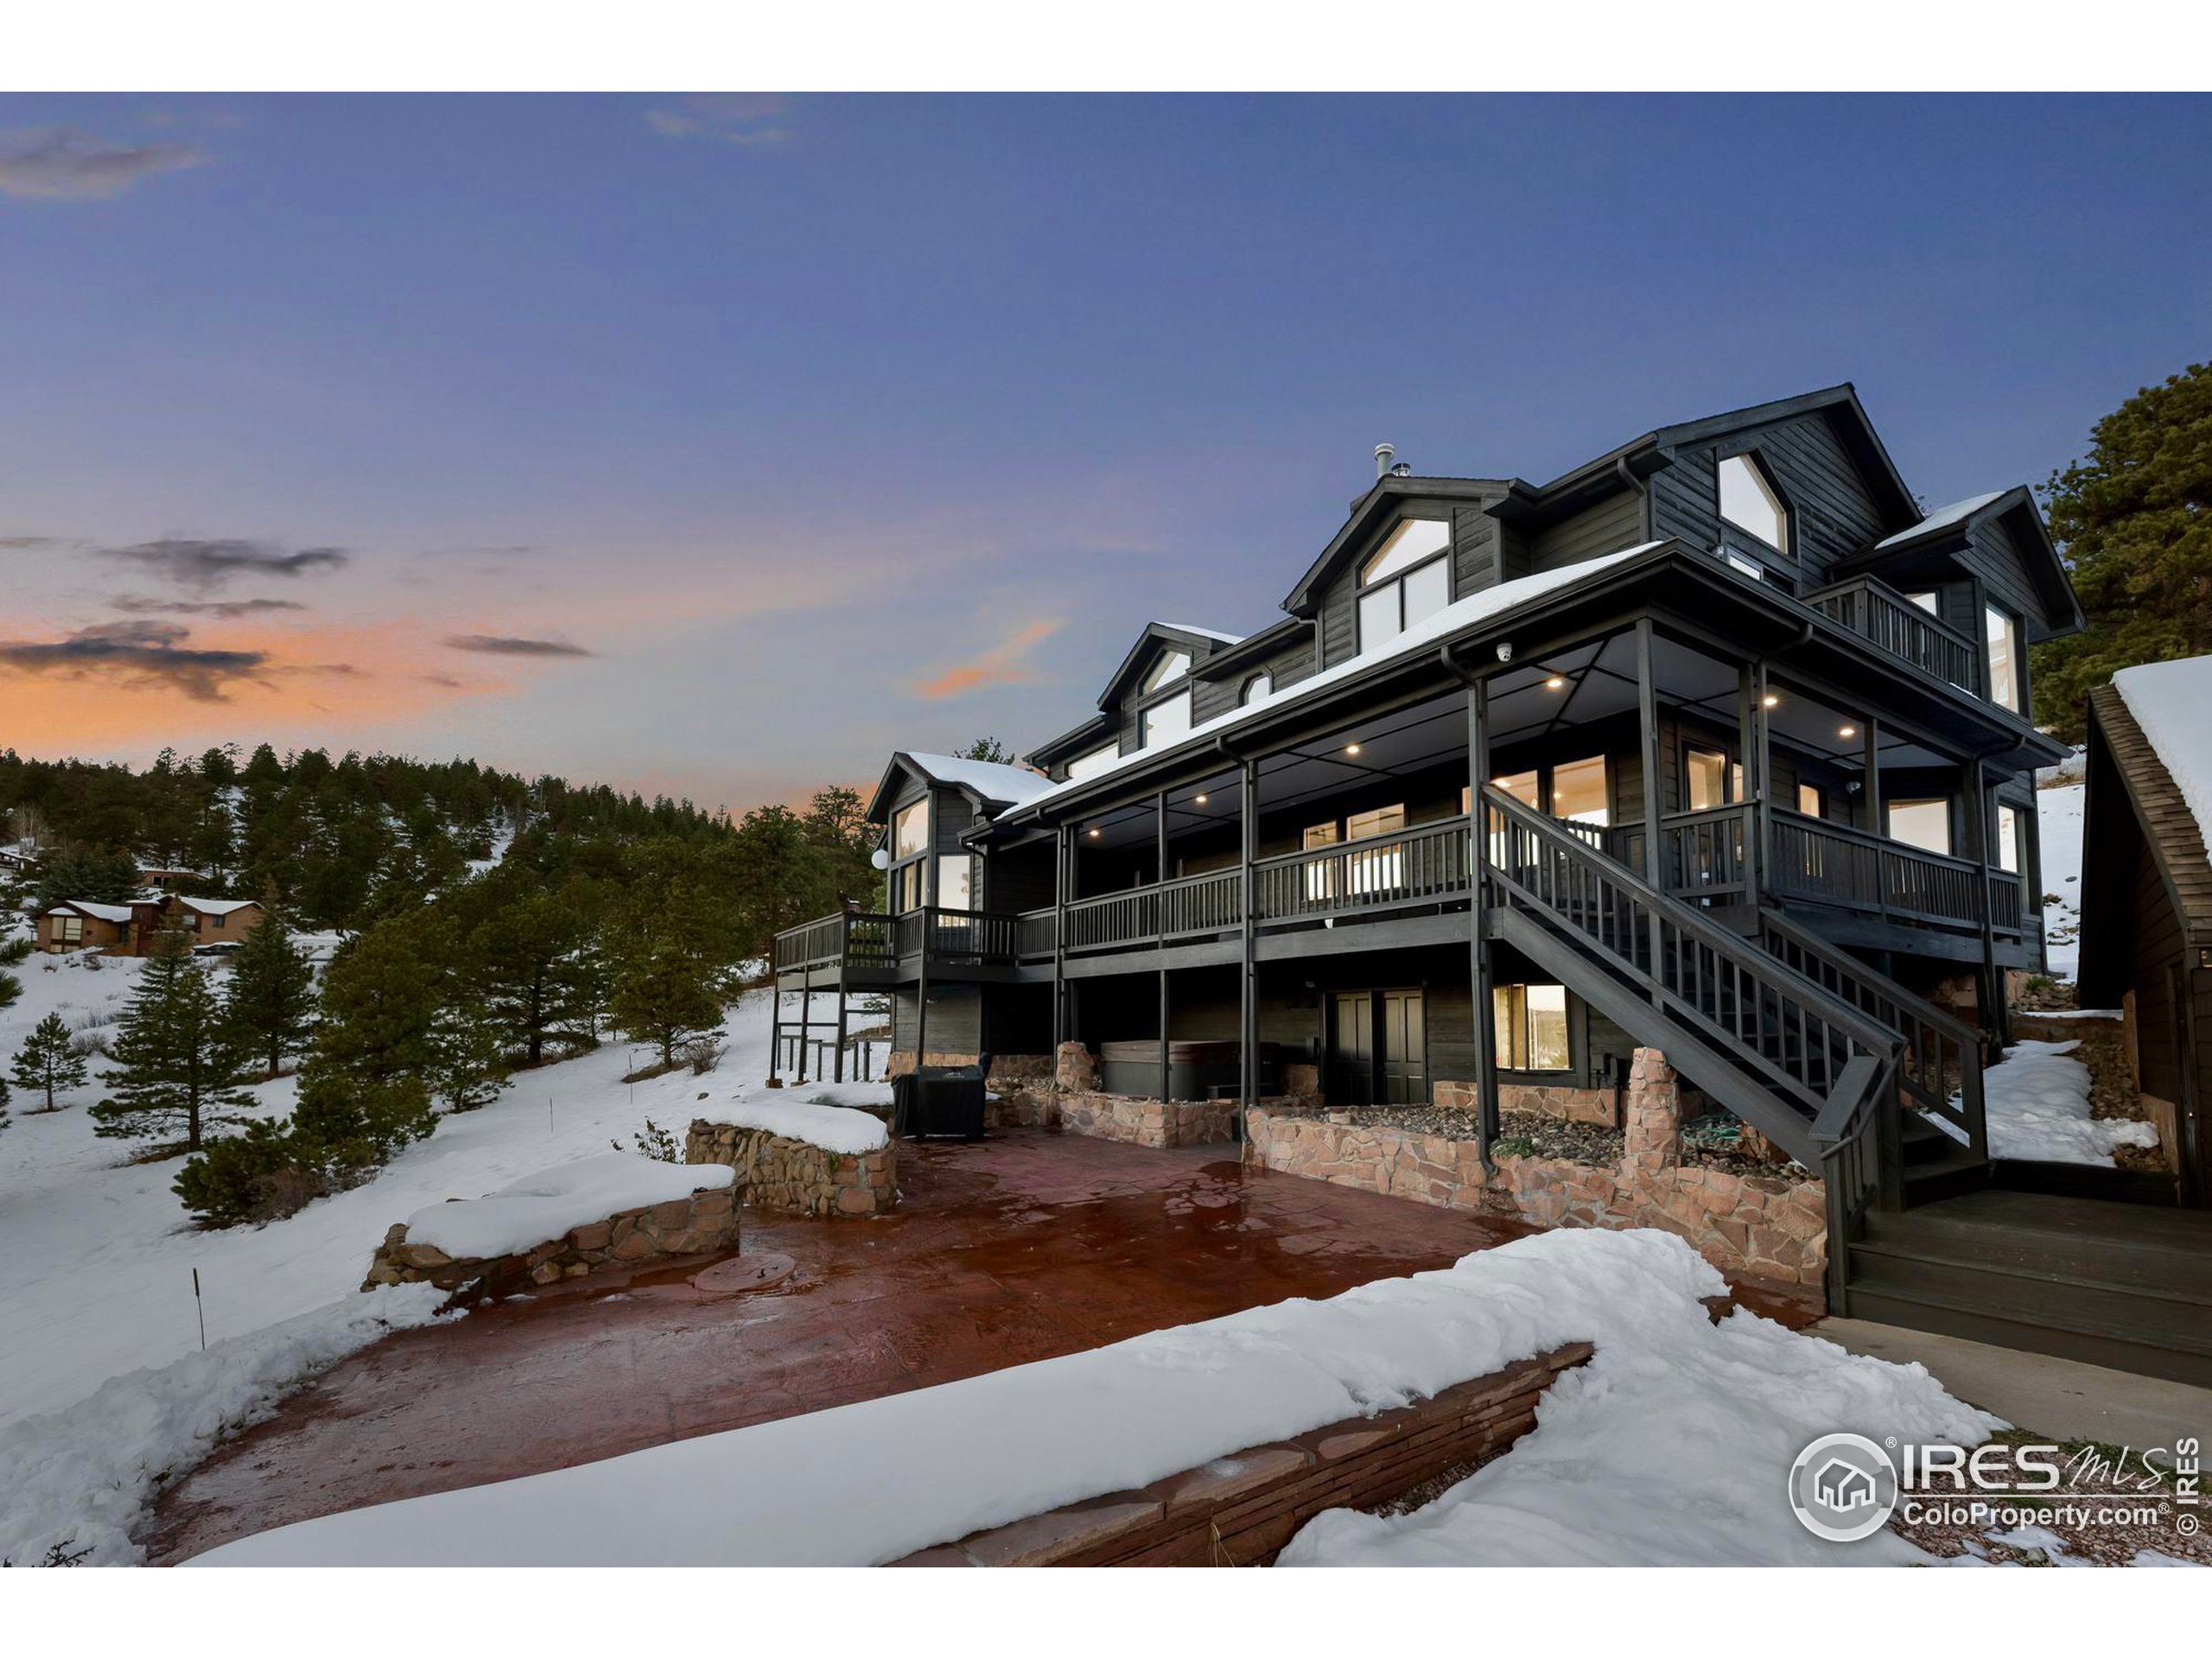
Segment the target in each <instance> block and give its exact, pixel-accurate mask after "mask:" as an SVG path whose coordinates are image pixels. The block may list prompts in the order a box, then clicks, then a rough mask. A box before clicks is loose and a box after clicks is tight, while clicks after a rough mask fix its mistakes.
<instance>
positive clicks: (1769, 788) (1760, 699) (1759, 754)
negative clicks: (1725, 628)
mask: <svg viewBox="0 0 2212 1659" xmlns="http://www.w3.org/2000/svg"><path fill="white" fill-rule="evenodd" d="M1766 687H1767V682H1766V658H1764V657H1762V658H1759V659H1758V661H1757V662H1755V663H1753V664H1751V737H1752V744H1751V750H1750V752H1749V753H1747V754H1746V756H1745V760H1746V761H1747V763H1748V764H1746V765H1745V768H1744V775H1745V783H1747V784H1748V785H1750V787H1751V799H1752V800H1753V801H1754V802H1755V803H1756V806H1755V807H1754V809H1753V810H1754V811H1755V812H1756V814H1757V823H1756V825H1755V829H1756V831H1757V842H1758V844H1757V845H1756V846H1751V847H1746V848H1745V849H1744V856H1745V858H1746V859H1747V860H1749V861H1751V869H1750V870H1749V871H1747V872H1746V873H1745V880H1746V883H1747V887H1746V891H1747V893H1748V896H1749V899H1750V902H1751V903H1752V904H1757V903H1758V896H1759V888H1760V887H1761V886H1762V885H1763V884H1764V881H1765V880H1766V873H1767V871H1768V870H1769V869H1770V868H1772V866H1773V863H1774V776H1773V772H1774V746H1773V737H1774V734H1773V729H1772V722H1771V721H1770V719H1769V718H1768V711H1767V706H1766V699H1767V689H1766Z"/></svg>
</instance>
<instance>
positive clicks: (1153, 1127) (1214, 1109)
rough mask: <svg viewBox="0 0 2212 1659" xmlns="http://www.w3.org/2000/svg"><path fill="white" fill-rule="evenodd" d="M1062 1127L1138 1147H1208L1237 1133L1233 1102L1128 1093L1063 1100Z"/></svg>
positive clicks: (1061, 1101)
mask: <svg viewBox="0 0 2212 1659" xmlns="http://www.w3.org/2000/svg"><path fill="white" fill-rule="evenodd" d="M1058 1106H1059V1117H1060V1127H1061V1128H1065V1129H1066V1130H1067V1131H1068V1132H1069V1133H1071V1134H1072V1135H1096V1136H1097V1137H1098V1138H1099V1139H1100V1140H1102V1141H1127V1142H1128V1143H1129V1144H1131V1145H1133V1146H1139V1147H1206V1146H1212V1145H1214V1144H1216V1143H1217V1142H1219V1141H1230V1140H1233V1139H1235V1138H1236V1114H1237V1112H1238V1110H1239V1109H1240V1108H1239V1106H1238V1103H1236V1101H1233V1100H1166V1101H1162V1100H1139V1099H1136V1098H1135V1097H1133V1096H1128V1095H1099V1094H1088V1093H1086V1094H1068V1095H1062V1096H1059V1097H1058Z"/></svg>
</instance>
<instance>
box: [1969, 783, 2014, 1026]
mask: <svg viewBox="0 0 2212 1659" xmlns="http://www.w3.org/2000/svg"><path fill="white" fill-rule="evenodd" d="M1967 791H1968V795H1967V798H1968V800H1969V801H1970V802H1971V803H1972V804H1973V806H1974V864H1975V866H1976V871H1975V874H1976V880H1977V881H1978V883H1979V885H1980V888H1981V985H1982V995H1983V996H1984V997H1986V999H1987V1000H1988V1001H1987V1006H1986V1007H1985V1008H1984V1009H1983V1010H1982V1012H1983V1013H1984V1014H1985V1015H1986V1020H1984V1021H1983V1024H1984V1026H1985V1027H1986V1029H1987V1031H1988V1033H1989V1034H1990V1036H1991V1037H1993V1039H1995V1040H1996V1042H1997V1044H1998V1046H1999V1047H2000V1048H2001V1047H2002V1046H2004V1043H2005V982H2004V980H2003V979H2002V978H2000V977H1999V974H1998V969H1997V930H1996V925H1995V924H1994V923H1993V921H1992V920H1991V918H1990V914H1989V907H1990V895H1989V781H1988V778H1987V776H1986V770H1985V768H1984V766H1983V764H1982V760H1981V757H1980V755H1976V756H1975V757H1974V759H1973V760H1969V761H1967Z"/></svg>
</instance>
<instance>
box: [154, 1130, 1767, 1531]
mask: <svg viewBox="0 0 2212 1659" xmlns="http://www.w3.org/2000/svg"><path fill="white" fill-rule="evenodd" d="M1225 1154H1233V1149H1230V1148H1223V1147H1200V1148H1192V1149H1189V1150H1185V1151H1178V1152H1156V1151H1149V1150H1144V1149H1141V1148H1138V1147H1126V1146H1121V1145H1117V1144H1115V1143H1112V1142H1109V1141H1096V1140H1089V1139H1085V1138H1083V1137H1080V1136H1075V1135H1046V1134H1043V1133H1039V1132H1036V1131H1027V1130H1015V1131H1010V1132H1007V1133H1006V1134H1004V1135H993V1136H992V1138H991V1139H990V1140H988V1141H985V1142H983V1143H982V1144H980V1145H956V1146H944V1145H930V1144H919V1143H908V1144H907V1145H906V1146H905V1147H902V1148H901V1151H900V1160H901V1161H900V1171H899V1174H900V1186H901V1189H902V1194H903V1196H902V1199H901V1202H900V1206H899V1210H898V1211H897V1212H896V1213H895V1214H893V1215H892V1216H889V1217H881V1218H879V1219H876V1220H873V1221H865V1222H852V1221H808V1220H797V1219H792V1220H785V1219H780V1218H766V1217H764V1218H760V1219H758V1220H756V1219H755V1218H754V1217H752V1216H751V1215H749V1214H748V1215H747V1218H746V1230H745V1237H744V1255H745V1256H746V1257H752V1256H754V1255H761V1256H764V1257H765V1256H767V1255H771V1254H772V1253H778V1252H780V1253H782V1254H783V1255H787V1256H789V1257H791V1259H792V1261H793V1262H794V1263H795V1268H794V1269H793V1271H791V1273H790V1274H788V1275H787V1276H785V1278H783V1279H782V1280H781V1281H779V1282H778V1283H776V1284H774V1285H773V1286H772V1287H770V1288H767V1289H763V1290H758V1291H754V1292H753V1293H752V1294H742V1295H735V1296H727V1297H722V1298H719V1299H717V1298H713V1297H709V1296H707V1295H704V1294H702V1293H701V1292H700V1291H698V1290H696V1289H694V1288H693V1287H691V1286H690V1284H688V1283H685V1282H683V1278H682V1276H681V1275H677V1274H663V1275H661V1276H660V1277H661V1282H653V1281H652V1280H651V1279H650V1278H647V1279H641V1280H639V1281H633V1282H632V1283H629V1284H627V1285H625V1286H623V1287H620V1288H616V1289H611V1290H609V1291H607V1292H606V1293H605V1294H588V1293H580V1294H567V1295H555V1296H550V1297H546V1298H543V1299H538V1300H529V1299H520V1298H518V1299H515V1300H510V1301H507V1302H504V1303H500V1304H497V1305H493V1306H484V1307H480V1308H478V1309H477V1310H476V1311H474V1312H473V1313H470V1314H469V1315H468V1316H467V1318H466V1319H462V1320H461V1321H460V1322H459V1323H458V1324H455V1325H448V1326H444V1327H439V1328H431V1329H424V1330H417V1331H410V1332H403V1333H401V1334H399V1335H397V1336H395V1337H392V1338H388V1339H386V1340H385V1341H384V1342H382V1343H379V1344H377V1345H376V1346H374V1347H372V1348H370V1349H368V1350H366V1351H364V1352H362V1353H360V1354H359V1355H356V1356H355V1357H353V1358H352V1359H350V1360H347V1361H346V1362H345V1363H342V1364H340V1365H339V1366H337V1367H336V1368H335V1369H334V1370H331V1371H330V1372H329V1373H327V1375H326V1376H323V1377H322V1378H321V1380H320V1381H318V1382H317V1383H314V1384H313V1385H311V1386H310V1387H308V1389H305V1390H303V1391H302V1393H301V1394H299V1395H296V1396H295V1397H294V1398H293V1399H292V1400H291V1401H290V1402H288V1403H287V1404H286V1405H285V1407H284V1408H283V1410H282V1412H281V1413H280V1414H278V1415H277V1417H276V1418H274V1419H273V1420H271V1421H269V1422H267V1423H264V1424H263V1425H262V1426H261V1427H257V1428H256V1429H253V1430H251V1431H250V1432H249V1433H245V1435H242V1436H240V1437H239V1438H238V1440H236V1441H234V1442H232V1444H231V1445H229V1446H226V1447H225V1448H224V1449H223V1450H222V1451H220V1452H218V1453H217V1454H216V1455H215V1456H214V1457H213V1459H210V1460H209V1461H208V1462H207V1464H205V1465H202V1466H201V1467H200V1469H198V1470H197V1471H194V1473H192V1474H191V1475H190V1476H188V1478H185V1479H184V1480H182V1481H181V1482H180V1483H179V1484H177V1486H176V1487H175V1488H174V1489H173V1490H172V1491H170V1492H168V1494H167V1495H166V1497H164V1498H163V1500H162V1503H161V1504H160V1506H159V1508H158V1509H157V1510H156V1531H155V1535H154V1536H153V1537H152V1539H151V1540H150V1541H149V1550H150V1554H151V1555H152V1558H153V1559H154V1560H157V1561H169V1560H182V1559H185V1558H187V1557H188V1556H191V1555H194V1554H198V1553H200V1551H202V1550H205V1549H209V1548H213V1547H214V1546H215V1545H217V1544H219V1543H223V1542H226V1541H228V1540H230V1539H232V1538H235V1537H238V1536H241V1535H245V1534H246V1533H250V1532H257V1531H261V1530H264V1529H267V1528H270V1527H275V1526H281V1525H283V1524H285V1523H286V1522H292V1521H299V1520H304V1519H307V1518H308V1517H309V1516H317V1515H324V1514H328V1513H330V1512H332V1511H334V1510H347V1509H354V1508H358V1507H359V1506H361V1505H363V1504H367V1503H382V1502H385V1501H386V1500H388V1499H391V1498H397V1497H412V1496H415V1495H416V1494H419V1493H423V1492H433V1491H445V1490H448V1489H450V1488H453V1487H457V1486H473V1485H478V1484H483V1483H485V1482H487V1481H494V1480H504V1479H507V1478H511V1477H513V1476H517V1475H525V1474H532V1473H536V1472H537V1471H542V1470H546V1469H556V1468H562V1467H565V1466H567V1465H571V1464H577V1463H586V1462H590V1461H592V1460H594V1459H600V1458H607V1457H612V1456H614V1455H616V1454H618V1453H620V1452H632V1451H635V1450H637V1449H639V1447H642V1446H653V1445H658V1444H659V1443H661V1442H663V1441H666V1440H681V1439H683V1438H685V1437H686V1436H689V1435H693V1434H703V1433H712V1432H714V1431H715V1430H719V1429H725V1428H735V1427H741V1426H742V1425H744V1424H747V1423H756V1422H762V1421H767V1420H769V1419H771V1418H776V1417H785V1416H791V1415H794V1414H798V1413H801V1412H807V1411H817V1410H821V1409H823V1408H826V1407H830V1406H838V1405H844V1404H848V1403H849V1402H853V1401H856V1400H865V1399H871V1398H874V1397H876V1396H878V1395H886V1394H892V1393H896V1392H898V1391H899V1390H902V1389H915V1388H925V1387H928V1386H930V1385H931V1384H933V1383H945V1382H950V1381H952V1380H954V1379H956V1378H958V1377H963V1376H973V1375H975V1374H976V1373H978V1372H982V1371H988V1370H997V1369H999V1368H1001V1367H1002V1366H1007V1365H1017V1364H1021V1363H1025V1362H1027V1361H1030V1360H1036V1359H1045V1358H1049V1357H1052V1356H1053V1355H1057V1354H1065V1353H1071V1352H1075V1351H1079V1350H1082V1349H1086V1348H1092V1347H1096V1346H1099V1345H1101V1344H1106V1343H1110V1342H1117V1341H1119V1340H1121V1339H1122V1338H1125V1337H1130V1336H1135V1335H1136V1334H1138V1333H1140V1332H1145V1331H1151V1330H1155V1329H1158V1328H1160V1327H1162V1326H1165V1325H1182V1324H1185V1323H1188V1322H1190V1321H1192V1320H1194V1319H1212V1318H1216V1317H1217V1316H1219V1315H1221V1314H1224V1313H1234V1312H1236V1310H1238V1309H1240V1308H1245V1307H1252V1306H1260V1305H1262V1304H1265V1303H1268V1302H1276V1301H1281V1300H1284V1299H1285V1298H1287V1297H1292V1296H1317V1297H1318V1296H1331V1295H1334V1294H1337V1293H1338V1292H1339V1291H1343V1290H1345V1289H1348V1288H1350V1287H1351V1286H1354V1285H1357V1284H1363V1283H1365V1282H1366V1281H1369V1280H1371V1279H1380V1278H1385V1277H1389V1276H1391V1275H1394V1274H1405V1273H1412V1272H1417V1271H1420V1270H1421V1269H1424V1268H1437V1267H1443V1266H1446V1265H1447V1264H1449V1263H1450V1262H1453V1261H1455V1260H1457V1259H1458V1258H1459V1257H1460V1256H1462V1255H1465V1254H1466V1253H1467V1252H1469V1251H1471V1250H1477V1249H1486V1248H1488V1247H1490V1246H1492V1245H1496V1244H1501V1243H1505V1242H1506V1241H1507V1240H1509V1239H1511V1238H1515V1237H1518V1236H1521V1235H1522V1233H1523V1232H1525V1231H1527V1229H1525V1228H1522V1227H1521V1226H1518V1225H1517V1224H1511V1223H1506V1222H1494V1221H1484V1220H1480V1219H1478V1218H1477V1217H1472V1216H1469V1215H1465V1214H1461V1213H1459V1212H1456V1211H1446V1210H1439V1209H1433V1208H1430V1207H1429V1206H1427V1205H1419V1204H1414V1203H1410V1202H1407V1201H1404V1200H1401V1199H1396V1198H1383V1197H1381V1196H1378V1195H1376V1194H1373V1193H1369V1192H1356V1191H1353V1190H1351V1189H1349V1188H1345V1187H1340V1186H1331V1185H1325V1184H1323V1183H1320V1182H1317V1181H1311V1180H1305V1179H1299V1178H1296V1177H1294V1176H1283V1175H1273V1174H1269V1173H1267V1172H1265V1171H1262V1170H1247V1169H1245V1168H1243V1166H1240V1165H1239V1164H1237V1163H1236V1161H1235V1160H1234V1157H1233V1155H1225ZM1761 1311H1762V1312H1776V1313H1780V1312H1783V1311H1784V1310H1778V1309H1776V1308H1771V1307H1768V1306H1762V1307H1761ZM1792 1322H1793V1323H1796V1322H1798V1321H1797V1320H1795V1319H1793V1321H1792Z"/></svg>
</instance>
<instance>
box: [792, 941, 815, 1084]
mask: <svg viewBox="0 0 2212 1659" xmlns="http://www.w3.org/2000/svg"><path fill="white" fill-rule="evenodd" d="M813 1014H814V969H811V968H809V969H807V970H806V977H805V978H804V979H802V980H801V981H799V982H798V1077H795V1078H794V1079H792V1080H793V1081H794V1082H796V1083H798V1084H800V1085H802V1086H804V1084H805V1082H806V1044H807V1035H808V1033H810V1032H811V1031H812V1030H813V1029H814V1020H813Z"/></svg>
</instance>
